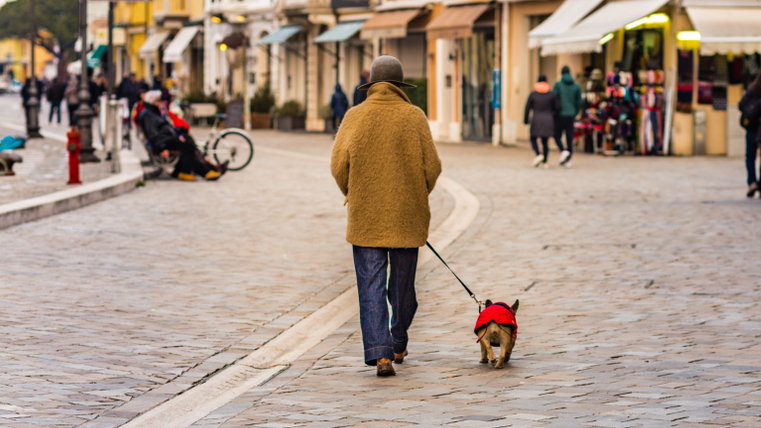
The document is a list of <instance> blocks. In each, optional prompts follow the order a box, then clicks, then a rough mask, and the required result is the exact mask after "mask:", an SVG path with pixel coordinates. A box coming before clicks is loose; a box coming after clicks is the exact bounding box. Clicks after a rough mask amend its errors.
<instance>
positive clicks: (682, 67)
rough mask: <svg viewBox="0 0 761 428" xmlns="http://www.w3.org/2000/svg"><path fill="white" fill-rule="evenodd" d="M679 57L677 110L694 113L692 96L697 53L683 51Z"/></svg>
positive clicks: (679, 53)
mask: <svg viewBox="0 0 761 428" xmlns="http://www.w3.org/2000/svg"><path fill="white" fill-rule="evenodd" d="M677 55H678V58H677V61H678V63H677V73H678V76H677V77H678V83H677V88H676V109H677V110H678V111H680V112H683V113H689V112H691V111H692V100H693V97H692V94H693V90H694V89H695V88H694V85H693V80H692V79H693V77H694V75H695V52H694V51H693V50H686V49H683V50H680V51H679V52H678V54H677Z"/></svg>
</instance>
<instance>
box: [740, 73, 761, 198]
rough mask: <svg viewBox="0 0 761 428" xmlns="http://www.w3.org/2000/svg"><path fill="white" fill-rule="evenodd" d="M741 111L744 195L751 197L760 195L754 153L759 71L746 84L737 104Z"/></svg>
mask: <svg viewBox="0 0 761 428" xmlns="http://www.w3.org/2000/svg"><path fill="white" fill-rule="evenodd" d="M739 108H740V112H741V113H742V116H741V120H742V125H743V127H744V128H745V171H746V173H747V175H746V177H747V184H748V191H747V192H746V196H747V197H749V198H752V197H753V196H754V195H755V194H756V192H759V197H761V183H760V182H759V180H761V168H759V175H756V153H758V147H759V145H760V144H759V139H760V138H761V132H759V129H761V71H760V72H759V73H758V74H757V75H756V78H755V79H754V80H753V82H752V83H751V84H750V85H749V86H748V90H747V91H745V95H743V97H742V99H741V100H740V104H739Z"/></svg>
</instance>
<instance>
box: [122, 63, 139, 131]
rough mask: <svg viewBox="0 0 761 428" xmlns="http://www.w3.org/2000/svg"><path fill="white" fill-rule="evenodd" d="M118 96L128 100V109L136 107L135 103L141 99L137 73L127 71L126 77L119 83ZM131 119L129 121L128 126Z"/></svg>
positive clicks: (130, 110)
mask: <svg viewBox="0 0 761 428" xmlns="http://www.w3.org/2000/svg"><path fill="white" fill-rule="evenodd" d="M116 98H119V99H122V98H124V99H126V100H127V109H128V110H129V112H130V113H131V112H132V109H134V108H135V104H137V102H138V101H139V100H140V88H139V87H138V84H137V81H136V76H135V73H125V74H124V79H122V81H121V83H119V87H118V88H117V89H116ZM130 123H131V121H127V126H129V124H130Z"/></svg>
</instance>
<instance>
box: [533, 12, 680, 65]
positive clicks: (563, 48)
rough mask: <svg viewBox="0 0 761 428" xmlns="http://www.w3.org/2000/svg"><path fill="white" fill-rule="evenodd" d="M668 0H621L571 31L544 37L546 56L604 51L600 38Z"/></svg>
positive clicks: (594, 14)
mask: <svg viewBox="0 0 761 428" xmlns="http://www.w3.org/2000/svg"><path fill="white" fill-rule="evenodd" d="M667 2H668V0H621V1H615V2H610V3H608V4H606V5H605V6H603V7H602V8H600V9H598V10H597V11H596V12H594V13H593V14H591V15H589V16H588V17H586V18H585V19H584V20H583V21H581V22H579V23H578V24H576V25H575V26H574V27H573V28H571V29H570V30H568V31H566V32H564V33H561V34H558V35H557V36H554V37H550V38H547V39H544V40H542V55H543V56H547V55H556V54H570V53H585V52H600V51H602V45H601V44H600V39H602V38H603V37H605V36H606V35H607V34H609V33H612V32H614V31H616V30H618V29H619V28H622V27H624V26H625V25H627V24H630V23H632V22H634V21H636V20H638V19H640V18H643V17H645V16H647V15H649V14H651V13H653V12H655V11H657V10H658V9H660V8H661V7H663V5H664V4H666V3H667Z"/></svg>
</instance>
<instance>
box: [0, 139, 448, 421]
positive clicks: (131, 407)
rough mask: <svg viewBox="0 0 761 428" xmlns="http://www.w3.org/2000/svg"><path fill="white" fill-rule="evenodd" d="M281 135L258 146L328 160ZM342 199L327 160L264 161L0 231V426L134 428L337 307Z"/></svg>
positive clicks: (325, 146)
mask: <svg viewBox="0 0 761 428" xmlns="http://www.w3.org/2000/svg"><path fill="white" fill-rule="evenodd" d="M278 138H280V139H282V138H283V136H282V135H279V134H273V133H263V134H260V135H259V136H258V137H257V143H259V144H262V145H266V144H269V145H272V146H277V147H280V148H286V149H289V150H291V149H292V150H299V149H300V148H301V149H302V150H301V151H303V152H310V151H312V150H314V148H317V150H316V151H314V152H313V153H314V154H316V155H320V156H322V157H324V158H326V159H327V156H328V154H329V148H330V146H329V144H330V139H329V137H327V136H307V135H295V136H292V137H291V138H289V140H291V141H290V142H289V143H288V144H285V143H280V144H279V142H278V141H277V139H278ZM447 198H448V196H447V195H446V194H445V193H444V192H443V191H441V190H439V191H437V192H435V194H434V195H433V200H432V203H433V206H434V212H435V215H434V222H440V221H441V220H442V219H443V218H444V217H445V216H446V214H447V213H448V211H449V210H451V204H452V202H451V201H449V200H448V199H447ZM342 202H343V198H342V196H341V195H340V192H339V191H338V189H337V188H336V187H335V184H334V183H333V181H332V178H331V177H330V174H329V172H328V166H327V162H319V161H318V162H316V161H314V160H309V159H299V158H290V157H286V156H282V155H279V154H268V153H266V152H260V153H257V157H256V159H255V161H254V164H253V165H252V166H251V167H249V168H248V169H246V170H244V171H242V172H238V173H230V174H229V175H227V176H225V177H223V178H222V179H221V180H220V181H219V182H213V183H212V182H197V183H185V182H178V181H169V180H159V181H151V182H149V183H148V185H147V186H146V187H145V188H142V189H138V190H136V191H134V192H132V193H130V194H127V195H124V196H121V197H119V198H116V199H113V200H109V201H106V202H103V203H99V204H96V205H93V206H90V207H86V208H84V209H81V210H78V211H76V212H71V213H65V214H62V215H59V216H55V217H51V218H47V219H44V220H41V221H38V222H34V223H29V224H25V225H22V226H18V227H13V228H9V229H6V230H4V231H2V232H0V233H1V234H2V241H3V245H4V248H12V249H13V251H12V256H11V255H10V254H11V253H8V252H6V253H5V254H6V255H5V256H4V259H3V262H2V273H1V275H2V279H1V280H0V338H2V339H0V341H1V342H2V346H0V389H2V391H3V392H2V394H0V426H8V425H12V426H33V425H36V426H51V425H56V424H59V425H64V426H72V425H79V424H82V423H85V422H87V421H92V420H93V419H95V418H96V417H97V419H95V420H94V421H93V422H91V423H90V424H88V426H116V425H119V424H121V423H123V422H125V421H127V420H128V419H130V418H132V417H134V416H136V415H137V414H139V413H141V412H144V411H146V410H147V409H149V408H151V407H153V406H155V405H157V404H159V403H161V402H162V401H164V400H166V399H167V398H170V397H171V396H173V395H175V394H177V393H180V392H182V391H183V390H185V389H187V388H189V387H190V386H192V385H193V384H194V383H196V382H199V381H202V380H203V379H204V378H205V377H207V376H209V375H210V374H212V373H214V372H215V371H217V370H219V369H221V368H223V367H224V366H225V365H227V364H229V363H230V362H232V361H235V360H236V359H238V358H240V357H242V356H243V355H245V354H247V353H248V352H250V351H251V350H253V349H256V348H257V347H259V346H260V345H261V344H262V343H265V342H266V341H268V340H269V339H271V338H272V337H274V336H275V335H277V334H279V333H280V332H281V331H283V330H284V329H286V328H288V327H290V326H291V325H292V324H294V323H295V322H297V321H298V320H300V319H302V318H303V317H304V316H306V315H307V314H309V313H311V312H313V311H314V310H316V309H317V308H319V307H321V306H322V305H324V304H325V303H327V302H328V301H330V300H332V299H333V298H334V297H335V296H337V295H338V294H339V293H341V292H342V291H344V290H345V289H346V288H347V287H349V286H351V284H352V282H351V277H352V275H353V269H352V265H351V260H350V257H351V250H350V247H349V246H348V244H346V243H345V241H344V239H343V236H344V228H345V224H344V216H345V214H344V212H345V208H344V207H343V205H342ZM315 248H319V250H318V251H315Z"/></svg>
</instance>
